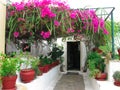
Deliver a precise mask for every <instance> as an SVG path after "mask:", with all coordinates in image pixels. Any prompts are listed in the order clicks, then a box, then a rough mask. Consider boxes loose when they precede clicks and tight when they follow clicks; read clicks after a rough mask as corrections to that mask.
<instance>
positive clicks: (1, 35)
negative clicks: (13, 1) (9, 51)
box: [0, 0, 6, 53]
mask: <svg viewBox="0 0 120 90" xmlns="http://www.w3.org/2000/svg"><path fill="white" fill-rule="evenodd" d="M5 1H6V0H0V52H3V53H4V51H5V21H6V6H5V5H4V4H5Z"/></svg>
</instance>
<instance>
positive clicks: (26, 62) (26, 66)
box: [20, 52, 39, 83]
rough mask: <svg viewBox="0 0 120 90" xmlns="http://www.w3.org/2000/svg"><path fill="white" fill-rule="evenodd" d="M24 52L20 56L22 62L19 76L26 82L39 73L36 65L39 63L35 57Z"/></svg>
mask: <svg viewBox="0 0 120 90" xmlns="http://www.w3.org/2000/svg"><path fill="white" fill-rule="evenodd" d="M25 53H26V54H25ZM25 53H24V55H23V56H22V61H23V64H22V66H21V70H20V78H21V81H22V82H24V83H28V82H31V81H32V80H34V78H35V75H36V74H38V73H39V71H38V67H37V66H38V64H39V59H38V58H37V57H34V56H31V55H30V54H28V53H27V52H25Z"/></svg>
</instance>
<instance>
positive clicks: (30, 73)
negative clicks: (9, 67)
mask: <svg viewBox="0 0 120 90" xmlns="http://www.w3.org/2000/svg"><path fill="white" fill-rule="evenodd" d="M20 78H21V81H22V82H24V83H28V82H31V81H32V80H34V78H35V71H34V70H33V69H23V70H21V71H20Z"/></svg>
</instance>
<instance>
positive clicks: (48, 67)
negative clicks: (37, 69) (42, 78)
mask: <svg viewBox="0 0 120 90" xmlns="http://www.w3.org/2000/svg"><path fill="white" fill-rule="evenodd" d="M50 69H51V66H50V64H47V65H45V66H44V73H47V72H48V71H49V70H50Z"/></svg>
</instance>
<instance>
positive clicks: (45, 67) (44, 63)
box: [39, 55, 53, 73]
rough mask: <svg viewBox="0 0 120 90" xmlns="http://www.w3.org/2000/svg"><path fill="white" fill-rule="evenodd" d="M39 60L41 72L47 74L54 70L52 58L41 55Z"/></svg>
mask: <svg viewBox="0 0 120 90" xmlns="http://www.w3.org/2000/svg"><path fill="white" fill-rule="evenodd" d="M39 59H40V65H39V69H40V71H41V72H43V73H47V72H48V71H49V70H50V69H51V68H52V66H51V64H52V62H53V60H52V59H51V58H50V57H48V56H43V55H40V57H39Z"/></svg>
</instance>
